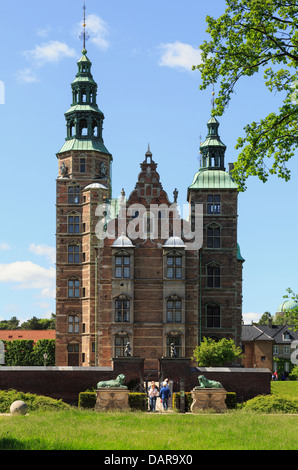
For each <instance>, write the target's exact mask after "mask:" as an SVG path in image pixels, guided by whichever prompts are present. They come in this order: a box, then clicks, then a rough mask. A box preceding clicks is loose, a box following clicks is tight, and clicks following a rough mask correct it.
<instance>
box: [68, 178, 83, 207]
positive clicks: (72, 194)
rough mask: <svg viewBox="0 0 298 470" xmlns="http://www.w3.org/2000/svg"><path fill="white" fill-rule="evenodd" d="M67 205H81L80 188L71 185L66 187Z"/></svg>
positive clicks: (73, 184) (77, 185) (74, 184)
mask: <svg viewBox="0 0 298 470" xmlns="http://www.w3.org/2000/svg"><path fill="white" fill-rule="evenodd" d="M67 203H68V204H70V205H78V204H80V203H81V186H80V185H79V184H77V183H72V184H69V185H68V186H67Z"/></svg>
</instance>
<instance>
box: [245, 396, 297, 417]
mask: <svg viewBox="0 0 298 470" xmlns="http://www.w3.org/2000/svg"><path fill="white" fill-rule="evenodd" d="M242 409H244V410H245V411H255V412H258V413H298V400H289V399H287V398H280V397H278V396H276V395H258V396H257V397H255V398H252V399H251V400H248V401H247V402H245V403H244V404H243V405H242Z"/></svg>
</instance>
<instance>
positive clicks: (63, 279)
mask: <svg viewBox="0 0 298 470" xmlns="http://www.w3.org/2000/svg"><path fill="white" fill-rule="evenodd" d="M91 65H92V64H91V62H90V60H89V59H88V57H87V51H86V49H85V47H84V49H83V55H82V57H81V59H80V60H79V61H78V73H77V75H76V78H75V80H74V81H73V82H72V84H71V88H72V105H71V108H70V109H69V110H68V111H67V112H66V113H65V118H66V127H67V136H66V141H65V143H64V145H63V147H62V148H61V150H60V151H59V152H58V154H57V158H58V171H59V173H58V178H57V206H56V207H57V209H56V210H57V231H56V237H57V293H56V323H57V326H56V330H57V331H56V365H58V366H67V365H70V366H87V367H88V366H97V365H98V366H110V365H111V361H112V358H114V357H121V356H124V355H132V356H135V357H142V358H144V359H145V371H147V372H148V373H149V371H156V370H157V367H158V359H159V358H161V357H170V356H172V357H173V356H175V357H176V356H177V357H181V358H183V357H191V356H192V353H193V350H194V348H195V347H196V345H198V344H199V343H200V341H201V340H202V338H203V337H204V336H207V337H213V338H217V339H221V338H232V339H234V340H235V342H236V344H237V345H239V344H240V339H241V321H242V264H243V261H244V260H243V258H242V257H241V254H240V249H239V245H238V243H237V218H238V214H237V199H238V190H237V186H236V184H235V182H234V181H233V179H232V177H231V175H230V173H229V172H227V171H226V170H225V151H226V147H225V145H224V144H223V143H222V141H221V139H220V137H219V134H218V127H219V123H218V121H217V120H216V119H215V118H211V119H210V120H209V121H208V124H207V128H208V135H207V137H206V140H205V142H204V143H202V144H201V147H200V150H201V155H202V164H201V167H200V168H199V170H198V172H197V173H196V174H195V176H194V178H193V182H192V183H191V184H190V186H189V188H188V193H187V194H188V195H187V199H188V200H187V201H185V202H186V204H187V205H188V207H189V216H188V217H187V218H186V219H185V220H184V219H182V218H179V217H180V216H177V211H176V207H177V205H178V202H177V198H178V194H177V191H176V190H175V191H174V192H173V197H172V198H169V196H168V194H167V193H166V191H165V190H164V189H163V186H162V183H161V178H160V175H159V173H158V171H157V163H156V162H155V161H154V159H153V155H152V153H151V151H150V148H149V146H148V150H147V152H146V153H145V158H144V160H142V161H141V163H140V171H139V175H138V178H137V182H136V185H135V188H134V189H133V190H132V191H131V193H130V194H129V195H128V197H127V198H126V195H125V193H124V190H123V191H122V194H121V196H120V197H119V198H118V199H117V200H112V199H111V187H112V181H111V165H112V160H113V158H112V155H111V153H110V152H109V151H108V150H107V148H106V147H105V145H104V141H103V135H102V128H103V120H104V115H103V113H102V112H101V111H100V110H99V108H98V105H97V84H96V82H95V81H94V79H93V77H92V74H91ZM117 164H119V163H117ZM198 207H199V208H200V210H199V211H198V213H199V214H200V215H201V218H199V222H200V227H199V229H200V231H201V235H202V243H197V244H196V243H194V244H193V245H191V244H190V243H189V238H188V237H187V236H186V232H187V231H188V233H189V230H190V231H192V232H191V233H193V234H194V233H195V234H196V233H197V232H195V227H196V224H197V219H196V215H197V208H198ZM99 228H101V231H100V235H99V232H98V230H99Z"/></svg>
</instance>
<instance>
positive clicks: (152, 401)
mask: <svg viewBox="0 0 298 470" xmlns="http://www.w3.org/2000/svg"><path fill="white" fill-rule="evenodd" d="M148 396H149V407H150V411H153V413H155V407H156V398H157V396H158V388H157V387H156V385H155V382H152V383H151V386H150V388H149V390H148Z"/></svg>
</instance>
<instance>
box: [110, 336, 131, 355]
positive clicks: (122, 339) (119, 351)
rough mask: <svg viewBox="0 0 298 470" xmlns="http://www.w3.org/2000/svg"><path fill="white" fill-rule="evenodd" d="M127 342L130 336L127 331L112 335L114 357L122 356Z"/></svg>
mask: <svg viewBox="0 0 298 470" xmlns="http://www.w3.org/2000/svg"><path fill="white" fill-rule="evenodd" d="M117 343H118V344H117ZM127 343H130V336H129V334H128V333H127V332H120V333H116V334H115V335H114V338H113V352H114V357H124V350H125V346H126V344H127Z"/></svg>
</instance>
